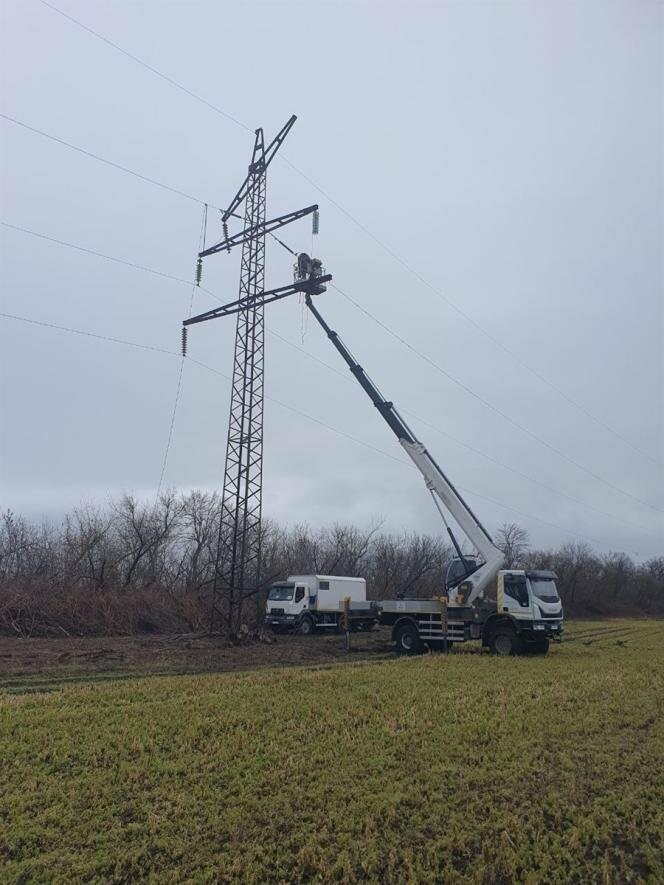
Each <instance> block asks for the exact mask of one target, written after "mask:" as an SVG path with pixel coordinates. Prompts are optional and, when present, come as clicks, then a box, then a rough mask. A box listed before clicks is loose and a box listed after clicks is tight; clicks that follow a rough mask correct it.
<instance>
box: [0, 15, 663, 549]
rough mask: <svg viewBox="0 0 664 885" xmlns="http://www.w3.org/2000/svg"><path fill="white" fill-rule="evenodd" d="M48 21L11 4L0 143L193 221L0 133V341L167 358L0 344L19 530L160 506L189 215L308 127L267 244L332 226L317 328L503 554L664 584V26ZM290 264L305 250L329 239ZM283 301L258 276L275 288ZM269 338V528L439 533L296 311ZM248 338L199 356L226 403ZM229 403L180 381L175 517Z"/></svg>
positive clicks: (211, 484)
mask: <svg viewBox="0 0 664 885" xmlns="http://www.w3.org/2000/svg"><path fill="white" fill-rule="evenodd" d="M49 4H50V0H49V3H48V4H47V3H45V2H44V0H20V2H19V0H4V2H3V3H2V23H1V24H2V103H1V109H0V110H1V112H2V114H4V115H6V116H9V117H11V118H13V120H14V121H19V122H20V123H23V124H26V125H27V126H29V127H33V129H39V130H42V131H43V132H45V133H47V134H48V135H51V136H55V137H56V138H59V139H62V140H64V141H67V142H69V143H71V144H73V145H76V146H77V147H80V148H83V149H85V150H87V151H89V152H91V153H94V154H96V155H98V156H100V157H103V158H105V159H107V160H110V161H112V162H113V163H116V164H119V165H122V166H125V167H127V168H128V169H130V170H133V171H135V172H138V173H140V174H141V175H143V176H146V177H148V178H151V179H155V180H157V181H159V182H162V183H164V184H166V185H168V186H169V187H171V188H175V189H177V190H179V191H182V192H183V193H184V194H186V195H189V197H194V198H196V199H190V198H188V197H187V196H181V195H179V194H176V193H174V192H172V191H168V190H165V189H163V188H160V187H157V186H156V185H154V184H151V183H148V182H146V181H143V180H141V179H139V178H137V177H136V176H132V175H130V174H128V173H125V172H122V171H120V170H118V169H117V168H114V167H112V166H109V165H105V164H103V163H101V162H100V161H98V160H95V159H94V158H92V157H89V156H85V155H83V154H81V153H80V152H75V151H73V150H71V149H70V148H67V147H66V146H64V145H62V144H59V143H56V142H54V141H53V140H49V139H47V138H46V137H44V136H43V135H39V134H37V133H35V132H34V131H31V130H29V129H26V128H25V127H24V126H20V125H19V124H18V123H17V122H11V121H9V120H7V119H0V133H1V139H2V211H1V217H2V221H3V222H4V223H5V226H3V227H2V228H1V229H0V231H1V234H2V270H1V279H2V307H1V310H2V312H3V313H4V314H11V315H13V316H14V317H23V318H26V319H29V320H34V321H38V322H40V323H51V324H55V325H58V326H63V327H67V328H69V329H77V330H82V331H87V332H93V333H95V334H97V335H102V336H107V337H110V338H116V339H122V340H126V341H132V342H136V343H141V344H144V345H149V346H151V347H154V348H159V349H163V350H166V351H171V352H172V353H162V352H161V351H160V350H146V349H142V348H136V347H131V346H127V345H123V344H121V343H118V342H113V341H107V340H101V339H99V338H95V337H88V336H83V335H76V334H73V333H72V332H66V331H60V330H57V329H54V328H51V327H48V326H39V325H34V324H29V323H26V322H23V321H21V320H17V319H12V318H9V317H7V316H2V317H0V336H1V337H0V353H1V360H2V388H1V390H2V393H1V396H2V403H1V411H0V415H1V422H2V427H1V459H2V460H1V483H2V487H1V490H0V491H1V494H0V506H2V507H3V508H6V507H11V508H12V509H14V510H15V511H18V512H22V513H25V514H27V515H30V516H33V517H36V516H41V515H46V516H49V517H54V516H57V515H58V514H61V513H62V512H63V511H64V510H65V509H66V508H68V507H71V506H74V505H76V504H79V503H80V502H82V501H85V500H102V501H103V500H104V499H105V498H107V496H109V495H117V494H119V493H121V492H122V491H133V492H135V493H137V494H140V495H145V496H149V495H154V494H155V491H156V487H157V485H158V482H159V477H160V473H161V467H162V460H163V457H164V450H165V446H166V440H167V438H168V432H169V426H170V422H171V413H172V409H173V402H174V398H175V391H176V385H177V379H178V371H179V365H180V364H179V358H178V356H177V353H178V351H179V336H180V322H181V320H182V318H183V317H184V316H185V315H186V314H187V311H188V305H189V297H190V291H191V287H190V286H189V285H187V283H186V281H187V280H190V279H191V278H192V275H193V270H194V262H195V254H196V252H197V249H198V238H199V230H200V226H201V218H202V205H201V203H200V202H197V201H196V200H201V201H207V202H209V203H210V204H212V205H214V206H224V205H226V204H227V203H228V201H229V200H230V198H231V197H232V195H233V194H234V193H235V190H236V188H237V186H238V184H239V183H240V181H241V180H242V178H243V177H244V174H245V172H246V166H247V163H248V160H249V157H250V152H251V147H252V143H253V134H252V130H253V129H254V128H255V127H257V126H263V127H264V129H265V132H266V136H267V137H268V138H269V137H271V136H272V134H273V133H274V132H276V131H277V130H278V129H279V128H280V127H281V125H282V124H283V123H284V122H285V121H286V119H287V118H288V117H289V116H290V114H292V113H295V114H297V115H298V121H297V123H296V125H295V127H294V129H293V130H292V132H291V134H290V136H289V138H288V141H287V143H286V145H285V147H284V148H283V158H279V159H277V160H275V162H274V163H273V164H272V166H271V167H270V172H269V183H268V215H276V214H281V213H282V212H285V211H289V210H291V209H296V208H299V207H301V206H306V205H309V204H310V203H312V202H318V203H319V204H320V207H321V224H320V235H319V237H318V238H317V242H316V245H315V249H316V252H317V253H318V254H320V256H321V257H322V258H323V260H324V262H325V264H326V265H327V267H328V268H329V270H330V271H331V272H332V273H333V274H334V279H335V283H336V285H337V286H338V287H339V289H340V290H341V292H343V293H345V294H341V293H340V292H339V291H335V290H330V291H329V292H328V293H327V294H326V295H325V296H323V297H322V298H321V299H320V301H319V306H320V308H321V310H322V311H324V313H325V315H326V317H327V318H328V320H329V322H330V323H331V325H332V326H333V327H334V328H336V329H337V330H338V331H339V332H340V333H341V334H342V335H343V337H344V338H345V340H346V342H347V344H348V345H349V347H350V348H351V349H352V350H353V351H354V352H355V354H356V355H357V357H358V359H359V360H360V361H361V363H362V364H363V365H364V366H365V368H366V369H367V370H368V371H369V373H370V374H371V375H372V377H373V378H374V380H375V381H376V382H377V383H378V384H379V386H380V387H381V389H382V390H383V392H384V393H385V394H386V395H387V396H388V397H389V398H390V399H393V400H394V401H395V403H396V404H397V405H398V406H399V407H400V408H401V410H402V411H403V412H404V414H405V416H406V418H407V419H408V420H409V422H410V423H411V424H412V426H413V429H414V430H415V431H416V433H417V434H418V435H419V436H420V438H421V439H422V441H423V442H424V443H425V444H426V445H427V446H428V447H429V448H430V449H431V451H432V453H433V454H434V456H435V457H436V458H437V460H438V461H439V462H440V463H441V465H442V466H444V468H446V469H447V471H448V473H449V475H450V477H451V478H452V479H453V480H454V481H455V482H456V483H457V484H458V485H459V486H460V487H461V488H462V489H463V490H464V491H465V492H466V493H467V497H468V499H469V501H470V502H471V504H472V505H473V506H474V508H475V509H476V511H477V512H478V515H479V516H480V517H481V518H482V519H483V521H484V522H485V524H487V526H489V527H492V528H495V527H497V526H498V525H499V524H500V523H502V522H504V521H506V520H507V521H517V522H519V523H521V524H522V525H523V526H525V527H526V528H527V529H528V531H529V532H530V534H531V537H532V539H533V541H534V542H535V543H537V544H541V545H550V544H551V545H552V544H558V543H562V542H565V541H569V540H574V539H578V540H588V541H589V542H590V543H592V544H593V546H595V547H596V548H597V549H598V550H601V551H603V552H606V551H607V550H609V549H614V550H625V551H627V552H629V553H631V554H633V555H638V556H639V557H646V556H651V555H655V554H657V553H662V552H663V549H664V543H663V541H662V539H663V537H664V524H663V521H662V520H663V517H662V511H664V479H663V476H664V470H663V468H662V462H664V445H663V440H664V434H663V422H664V418H663V415H664V380H663V375H664V362H663V357H662V354H663V353H664V348H663V346H662V344H663V340H664V307H663V294H662V293H663V285H662V284H663V267H662V232H663V189H662V185H663V177H664V176H663V167H662V156H664V150H663V148H664V144H663V138H662V134H663V133H662V128H663V127H662V91H663V90H662V74H663V37H662V33H663V14H662V5H661V4H660V3H658V2H638V0H630V2H627V0H625V2H563V3H561V2H557V0H556V2H537V0H536V2H525V0H524V2H513V0H504V2H438V3H435V4H434V3H431V4H425V3H413V2H409V3H405V2H403V3H395V2H301V3H297V2H281V0H278V2H277V0H275V2H265V3H256V2H242V3H240V2H232V3H229V2H207V3H205V2H184V0H179V2H175V0H172V2H157V0H153V2H120V0H116V2H104V3H100V2H92V3H91V2H79V0H55V6H56V7H57V9H58V10H60V12H58V11H56V10H55V9H54V8H53V7H52V6H51V5H49ZM62 13H65V14H66V15H67V16H72V17H73V18H74V19H77V20H78V22H80V23H81V24H76V23H75V22H74V21H72V20H71V19H69V18H67V17H65V15H63V14H62ZM81 25H84V26H85V27H86V28H89V29H92V30H93V31H95V32H96V33H97V34H99V35H102V36H103V37H104V38H106V39H107V40H109V41H112V42H113V43H114V44H116V47H120V48H121V49H122V50H125V52H126V53H130V54H132V55H134V56H136V57H138V58H139V59H140V60H142V61H143V62H145V64H147V65H150V66H151V67H153V68H155V69H157V70H158V71H159V72H161V73H163V74H164V75H166V76H167V77H168V78H171V80H173V81H176V82H177V83H179V84H181V85H182V86H184V87H185V88H186V90H189V91H190V92H192V93H194V94H195V96H199V97H200V98H202V99H204V100H205V101H201V100H198V99H197V98H195V97H193V96H192V95H190V94H188V93H187V92H186V91H183V90H182V89H178V88H177V87H176V86H174V85H173V84H172V83H171V82H167V80H165V79H163V78H160V77H159V76H157V75H156V74H155V73H153V72H151V71H150V70H148V69H147V68H146V67H144V66H141V65H140V64H139V63H138V62H137V61H135V60H133V59H132V58H130V57H128V56H127V55H126V54H122V52H121V51H119V49H118V48H115V47H113V46H111V45H109V43H107V42H103V41H102V40H101V39H99V37H97V36H95V35H94V34H92V33H90V31H88V30H85V29H84V28H83V27H81ZM205 102H209V103H210V104H211V105H213V106H214V107H210V106H209V105H208V104H206V103H205ZM215 108H216V110H215ZM227 115H228V116H227ZM7 224H10V225H14V226H17V227H21V228H24V229H27V230H30V231H33V232H35V233H38V234H41V235H43V236H46V237H51V238H55V239H57V240H61V241H64V242H66V243H71V244H74V245H77V246H80V247H84V248H85V249H89V250H93V251H96V252H101V253H104V254H106V255H108V256H113V257H116V258H120V259H123V260H125V261H128V262H131V263H133V264H137V265H143V266H145V267H148V268H152V269H154V270H158V271H160V272H161V273H163V274H166V275H170V276H172V277H177V278H180V280H184V281H185V282H181V281H178V280H173V279H170V278H169V276H157V275H155V274H152V273H148V272H146V271H142V270H140V269H137V268H132V267H128V266H126V265H123V264H120V263H117V262H111V261H108V260H104V259H102V258H100V257H97V256H95V255H92V254H89V253H86V252H82V251H76V250H74V249H71V248H67V247H66V246H63V245H60V244H57V243H54V242H52V241H49V240H46V239H43V238H38V237H35V236H33V235H30V234H28V233H25V232H24V231H18V230H16V229H15V227H7V226H6V225H7ZM220 236H221V231H220V224H219V216H218V213H215V212H213V211H212V210H210V216H209V225H208V237H209V240H214V239H219V238H220ZM283 238H284V239H285V240H286V242H288V243H289V244H290V245H291V246H292V247H293V248H295V249H298V250H300V249H309V248H310V247H311V225H310V222H309V220H305V221H303V222H300V223H298V224H296V225H293V226H291V227H290V228H289V229H287V230H286V231H284V234H283ZM238 274H239V253H238V254H235V253H234V254H232V255H227V254H220V255H218V256H215V257H214V258H211V259H209V260H208V261H207V262H206V265H205V271H204V285H205V286H206V287H208V288H210V289H211V290H213V291H214V292H215V293H217V295H218V296H219V297H220V298H221V299H222V300H231V299H233V298H234V297H236V293H237V286H238ZM290 278H291V260H290V257H289V256H288V254H287V253H286V252H284V251H283V250H281V249H279V248H278V247H274V246H273V245H270V247H269V250H268V268H267V280H268V285H270V286H277V285H280V284H283V283H286V282H288V281H289V280H290ZM353 302H355V303H353ZM213 306H214V302H213V301H212V300H211V299H210V298H209V296H207V295H206V294H205V293H204V292H201V291H198V292H196V294H195V300H194V310H195V311H196V312H199V311H203V310H207V309H209V308H210V307H213ZM374 317H375V318H377V319H378V320H380V322H381V323H383V324H384V327H387V329H386V328H384V327H381V326H380V325H378V324H377V323H376V321H375V319H374ZM267 326H268V335H267V339H266V361H267V375H266V393H267V396H268V400H267V402H266V454H265V484H264V507H265V511H266V512H267V514H269V515H270V516H274V517H277V518H279V519H281V520H284V521H288V522H290V523H295V522H304V521H307V522H309V523H311V524H313V525H321V524H325V523H330V522H332V521H335V520H353V521H356V522H358V523H367V522H369V521H370V520H372V519H382V520H384V523H385V526H386V527H388V528H390V529H393V530H395V531H396V530H402V529H417V530H426V531H431V532H437V531H439V530H440V524H439V518H438V516H437V514H436V512H435V510H434V509H433V506H432V503H431V500H430V498H429V496H428V494H427V492H426V489H425V488H424V485H423V483H422V481H421V479H420V477H419V476H418V474H417V473H416V471H415V470H414V469H413V468H412V467H409V466H408V463H407V460H406V458H405V456H404V455H403V453H402V452H401V450H400V448H399V446H398V443H397V442H396V440H395V439H394V438H393V437H392V435H391V433H390V432H389V430H388V429H387V428H386V427H385V426H384V425H383V423H382V421H381V419H380V417H379V416H378V415H377V413H376V412H375V410H374V409H373V407H371V406H370V404H369V403H368V401H367V400H366V398H365V396H364V394H363V393H362V391H361V390H360V389H359V387H357V386H356V385H354V383H353V382H352V379H351V380H349V379H348V378H344V377H341V376H340V375H339V372H341V373H342V375H343V374H346V373H345V371H344V367H343V365H341V364H340V360H339V357H338V356H337V354H336V353H335V352H334V351H333V350H332V348H331V346H330V344H329V342H327V340H326V339H324V337H323V336H322V334H321V333H320V331H319V329H317V328H316V327H314V325H313V324H312V321H309V322H308V323H307V322H306V317H304V316H303V310H302V306H301V305H300V304H299V303H298V301H297V299H296V298H292V299H290V301H287V302H281V303H279V304H275V305H272V306H271V307H269V308H268V309H267ZM233 335H234V325H233V321H232V320H219V321H216V322H214V323H208V324H205V325H201V326H196V327H194V329H193V330H192V334H191V335H190V338H189V353H190V355H191V356H193V357H195V358H196V359H198V360H200V361H202V362H203V363H206V364H207V365H208V366H211V367H213V368H214V369H216V370H218V371H219V372H222V373H224V374H225V375H229V374H230V371H231V367H232V345H233ZM397 336H398V337H397ZM399 338H401V339H402V340H399ZM404 342H405V343H404ZM321 361H323V362H324V363H327V364H328V365H327V366H326V365H322V364H321ZM229 393H230V388H229V383H228V381H227V380H225V378H223V377H221V376H219V375H217V374H215V373H214V372H210V371H208V370H206V369H204V368H202V367H200V366H198V365H195V364H193V363H187V364H185V368H184V374H183V383H182V392H181V399H180V404H179V408H178V412H177V417H176V423H175V429H174V435H173V441H172V446H171V450H170V455H169V458H168V463H167V468H166V476H165V483H166V485H168V486H173V487H177V488H180V489H188V488H194V487H197V488H206V489H214V488H218V486H219V482H220V477H221V474H222V470H223V460H224V453H225V437H226V428H227V420H228V415H227V413H228V407H229ZM335 431H338V432H335ZM377 450H378V451H377ZM395 459H396V460H395ZM399 462H401V463H399Z"/></svg>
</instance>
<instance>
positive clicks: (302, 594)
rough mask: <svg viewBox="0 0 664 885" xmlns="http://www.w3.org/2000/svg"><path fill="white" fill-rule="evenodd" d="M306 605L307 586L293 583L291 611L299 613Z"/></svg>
mask: <svg viewBox="0 0 664 885" xmlns="http://www.w3.org/2000/svg"><path fill="white" fill-rule="evenodd" d="M306 607H307V588H306V587H304V586H302V584H296V585H295V596H294V597H293V612H294V614H299V613H300V612H301V611H304V609H306Z"/></svg>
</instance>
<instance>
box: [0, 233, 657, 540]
mask: <svg viewBox="0 0 664 885" xmlns="http://www.w3.org/2000/svg"><path fill="white" fill-rule="evenodd" d="M0 224H2V225H4V226H5V227H8V228H11V229H12V230H17V231H20V232H22V233H26V234H30V235H32V236H35V237H39V238H40V239H44V240H47V241H49V242H53V243H56V244H58V245H60V246H66V247H68V248H71V249H76V250H78V251H82V252H87V253H89V254H91V255H94V256H96V257H99V258H104V259H106V260H109V261H115V262H117V263H119V264H124V265H126V266H128V267H132V268H134V269H138V270H142V271H146V272H148V273H153V274H157V275H158V276H163V277H166V278H167V279H171V280H174V281H176V282H179V283H184V284H186V285H191V281H190V280H185V279H182V278H181V277H175V276H173V275H171V274H166V273H163V272H162V271H158V270H155V269H153V268H149V267H145V266H143V265H139V264H134V263H133V262H130V261H125V260H124V259H121V258H115V257H113V256H110V255H106V254H104V253H101V252H96V251H94V250H92V249H87V248H85V247H83V246H78V245H75V244H73V243H68V242H65V241H64V240H58V239H55V238H54V237H50V236H47V235H45V234H40V233H37V232H36V231H32V230H29V229H28V228H24V227H20V226H18V225H14V224H9V223H8V222H5V221H2V222H0ZM332 285H333V288H334V289H336V291H338V292H339V294H340V295H342V296H343V297H344V298H346V299H347V300H348V301H349V303H351V304H353V305H354V306H355V307H356V308H357V309H358V310H360V311H361V312H362V313H364V314H365V315H366V316H368V317H369V318H370V319H372V320H373V321H374V322H375V323H377V324H378V325H379V326H381V327H382V328H383V329H385V331H387V332H388V333H389V334H390V335H392V336H393V337H394V338H395V339H397V340H398V341H400V342H401V343H402V344H404V345H405V346H406V347H407V348H408V349H409V350H411V351H412V352H413V353H415V354H416V355H417V356H418V357H419V358H420V359H422V360H424V361H425V362H426V363H428V364H429V365H431V366H433V367H434V368H435V369H436V370H437V371H438V372H440V373H442V374H443V375H444V376H445V377H446V378H448V379H449V380H450V381H452V382H454V383H455V384H457V385H459V386H460V387H461V388H462V389H464V390H465V391H467V392H468V393H470V394H471V395H472V396H473V397H475V398H476V399H478V400H479V401H480V402H482V403H483V404H484V405H485V406H486V407H487V408H490V409H491V410H492V411H495V412H497V414H499V415H500V416H501V417H503V418H504V419H505V420H506V421H508V422H509V423H511V424H513V425H514V426H515V427H517V428H518V429H519V430H522V431H523V432H524V433H526V434H527V435H528V436H531V437H533V439H535V440H537V441H538V442H541V443H542V445H544V446H546V447H547V448H550V449H551V450H552V451H554V452H556V453H557V454H559V455H560V456H561V457H562V458H564V459H565V460H567V461H569V462H570V463H572V464H574V466H576V467H578V468H579V469H580V470H583V471H584V472H586V473H588V474H589V475H590V476H592V477H593V478H595V479H597V480H598V481H600V482H602V483H604V484H605V485H607V486H608V487H609V488H612V489H614V490H616V491H619V492H620V493H621V494H623V495H627V496H628V497H633V498H634V500H635V501H637V502H638V503H640V504H643V505H645V506H647V507H649V508H651V509H652V510H654V511H655V512H658V513H661V512H662V511H661V510H660V509H659V508H657V507H655V506H654V505H652V504H649V503H648V502H647V501H643V500H642V499H640V498H638V497H636V496H634V495H632V494H631V493H630V492H626V491H624V490H623V489H620V488H619V487H618V486H614V485H613V484H612V483H611V482H609V481H608V480H605V479H603V478H602V477H601V476H599V475H597V474H594V473H593V472H592V471H590V470H588V468H585V467H584V466H583V465H581V464H579V463H577V462H576V461H575V460H574V459H573V458H570V457H569V456H568V455H566V454H565V453H564V452H562V451H560V450H558V449H556V448H555V447H554V446H552V445H551V444H550V443H548V442H546V440H543V439H540V438H539V437H538V436H537V434H535V433H534V432H533V431H530V430H528V429H527V428H525V427H522V425H520V424H519V423H518V422H516V421H514V420H513V419H512V418H510V417H509V416H508V415H507V414H506V413H504V412H502V411H501V410H500V409H498V408H497V407H496V406H493V405H492V404H491V403H489V402H488V400H484V398H483V397H481V396H480V395H479V394H477V393H475V391H473V390H471V388H469V387H467V386H466V385H465V384H464V383H463V382H461V381H459V380H458V379H456V378H455V377H454V376H453V375H451V374H450V373H449V372H447V371H446V370H445V369H443V368H442V367H441V366H439V365H438V363H436V362H435V361H434V360H432V359H431V357H428V356H426V354H423V353H421V352H420V351H419V350H417V349H416V348H415V347H413V345H411V344H410V343H409V342H407V341H406V340H405V339H404V338H402V337H401V336H400V335H399V334H398V333H397V332H395V331H394V330H393V329H391V328H390V327H389V326H387V325H386V324H385V323H383V322H382V320H379V319H378V318H377V317H375V316H374V315H373V314H372V313H371V312H370V311H368V310H367V309H366V308H364V307H362V305H360V304H359V303H358V302H357V301H355V300H354V299H353V298H351V296H350V295H348V294H347V293H346V292H343V291H342V290H341V289H339V287H338V286H336V285H334V284H332ZM200 289H201V291H204V292H205V293H206V294H208V295H210V296H211V297H212V298H214V299H215V300H216V301H220V299H219V297H218V296H217V295H215V294H214V292H211V291H210V290H209V289H205V288H203V287H202V286H201V287H200ZM463 445H467V444H465V443H463ZM567 497H569V496H567ZM584 506H588V507H591V509H597V508H595V507H593V505H584ZM612 518H614V519H619V517H612ZM621 521H623V522H624V520H621ZM632 525H634V524H632Z"/></svg>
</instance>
